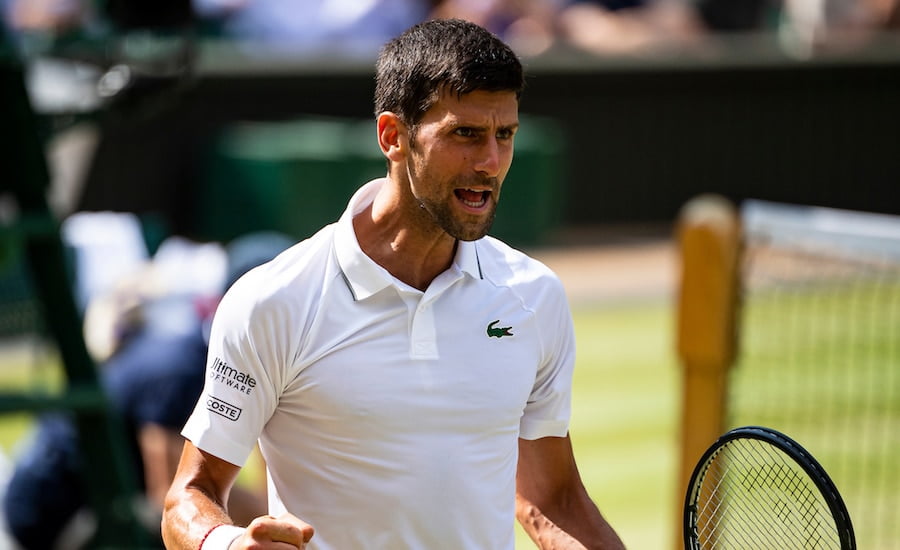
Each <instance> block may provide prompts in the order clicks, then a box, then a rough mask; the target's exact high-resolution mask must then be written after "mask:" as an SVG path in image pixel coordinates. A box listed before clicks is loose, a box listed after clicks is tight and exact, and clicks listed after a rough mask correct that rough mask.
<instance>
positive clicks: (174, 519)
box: [162, 441, 313, 550]
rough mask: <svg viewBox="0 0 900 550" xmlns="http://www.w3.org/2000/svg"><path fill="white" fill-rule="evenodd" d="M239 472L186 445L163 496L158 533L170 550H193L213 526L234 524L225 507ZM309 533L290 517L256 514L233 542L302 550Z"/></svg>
mask: <svg viewBox="0 0 900 550" xmlns="http://www.w3.org/2000/svg"><path fill="white" fill-rule="evenodd" d="M239 471H240V468H239V467H238V466H235V465H234V464H231V463H229V462H226V461H224V460H222V459H220V458H217V457H215V456H213V455H211V454H209V453H206V452H204V451H202V450H200V449H198V448H197V447H195V446H194V445H193V444H192V443H191V442H190V441H187V442H185V444H184V451H183V452H182V454H181V462H180V463H179V465H178V471H177V472H176V474H175V479H174V481H173V482H172V486H171V488H170V489H169V492H168V493H167V495H166V500H165V507H164V510H163V519H162V534H163V541H164V542H165V545H166V548H167V549H169V550H196V549H197V548H199V547H200V543H201V541H203V538H204V536H205V535H206V534H207V533H209V531H210V529H212V528H214V527H216V526H217V525H222V524H225V525H232V524H233V522H232V520H231V518H230V517H229V515H228V512H227V510H226V508H225V505H224V503H225V502H228V497H229V494H230V492H231V488H232V486H233V485H234V482H235V479H237V475H238V472H239ZM312 535H313V529H312V527H311V526H309V525H308V524H306V523H305V522H303V521H302V520H299V519H297V518H296V517H294V516H292V515H290V514H284V515H282V516H280V517H278V518H274V517H272V516H260V517H258V518H256V519H254V520H253V521H251V522H250V524H249V525H248V526H247V530H246V531H245V532H244V534H243V535H241V536H240V537H239V538H238V539H237V540H236V541H235V542H234V544H232V546H231V548H232V549H233V550H239V549H241V548H249V547H251V546H252V547H253V548H257V549H260V550H263V549H266V548H284V545H283V544H282V543H288V544H291V545H293V546H294V547H295V548H299V549H302V548H304V547H305V546H306V542H308V541H309V539H310V538H311V537H312Z"/></svg>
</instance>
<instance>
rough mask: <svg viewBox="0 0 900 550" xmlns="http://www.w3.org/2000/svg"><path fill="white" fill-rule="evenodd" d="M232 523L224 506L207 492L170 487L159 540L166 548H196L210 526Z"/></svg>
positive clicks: (187, 549)
mask: <svg viewBox="0 0 900 550" xmlns="http://www.w3.org/2000/svg"><path fill="white" fill-rule="evenodd" d="M232 523H233V522H232V520H231V518H230V517H229V515H228V512H227V511H226V510H225V507H224V506H223V505H222V504H221V503H220V502H218V500H217V499H215V498H213V497H211V496H210V495H209V494H206V493H204V492H203V491H201V490H199V489H196V488H190V487H181V488H176V487H173V489H172V490H171V491H170V492H169V494H168V495H167V496H166V501H165V508H164V509H163V516H162V536H163V542H164V543H165V545H166V548H167V549H168V550H196V549H197V548H198V547H199V546H200V542H201V541H202V540H203V537H204V536H205V535H206V534H207V533H209V530H210V529H212V528H213V527H215V526H217V525H221V524H229V525H230V524H232Z"/></svg>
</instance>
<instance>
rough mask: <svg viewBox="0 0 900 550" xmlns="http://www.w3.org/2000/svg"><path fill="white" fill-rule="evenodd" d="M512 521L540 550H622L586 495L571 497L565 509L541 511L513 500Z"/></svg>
mask: <svg viewBox="0 0 900 550" xmlns="http://www.w3.org/2000/svg"><path fill="white" fill-rule="evenodd" d="M516 519H518V520H519V523H520V524H521V525H522V528H523V529H524V530H525V532H526V533H527V534H528V536H529V537H531V540H533V541H534V543H535V544H536V545H537V547H538V548H540V549H541V550H585V549H594V550H624V548H625V546H624V544H623V543H622V540H621V539H620V538H619V536H618V535H617V534H616V532H615V531H614V530H613V528H612V527H611V526H610V525H609V523H608V522H607V521H606V520H605V519H604V518H603V516H602V514H601V513H600V511H599V510H598V509H597V507H596V506H595V505H594V503H593V502H592V501H591V500H590V498H589V497H588V495H587V494H586V493H585V494H580V495H575V496H573V497H572V499H570V500H568V505H567V506H566V507H565V508H557V509H549V508H547V509H542V508H541V507H540V506H538V505H537V504H535V503H534V502H532V501H529V500H528V499H526V498H524V497H523V496H521V495H517V496H516Z"/></svg>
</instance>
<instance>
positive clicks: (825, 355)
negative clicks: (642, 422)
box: [726, 201, 900, 550]
mask: <svg viewBox="0 0 900 550" xmlns="http://www.w3.org/2000/svg"><path fill="white" fill-rule="evenodd" d="M741 218H742V224H743V231H744V250H743V254H742V258H743V260H742V264H741V270H742V274H741V281H742V295H741V300H742V307H741V316H740V321H739V324H740V327H739V334H740V338H739V341H740V350H739V353H738V360H737V363H736V365H735V368H734V369H733V370H732V371H731V375H730V376H731V378H730V381H729V395H728V398H727V401H726V402H727V413H726V417H727V418H726V423H727V424H728V425H729V426H731V427H735V426H739V425H746V424H759V425H765V426H769V427H772V428H775V429H778V430H781V431H783V432H785V433H788V434H790V435H791V437H793V438H794V439H796V440H797V441H799V442H800V443H801V444H802V445H804V446H805V447H806V448H807V449H809V450H810V452H811V453H812V454H813V455H814V456H816V458H817V459H818V460H819V461H820V462H821V463H822V465H823V466H824V468H825V469H826V471H828V472H829V474H830V475H831V477H832V478H833V480H834V482H835V484H836V485H837V487H838V489H839V490H840V492H841V494H842V495H843V497H844V500H845V501H846V504H847V506H848V509H849V511H850V515H851V518H852V521H853V523H854V527H855V529H856V534H857V541H858V546H859V548H866V549H872V550H883V549H900V477H898V475H897V474H898V467H900V459H898V458H897V457H900V217H895V216H887V215H881V214H871V213H861V212H851V211H845V210H835V209H827V208H818V207H802V206H795V205H785V204H778V203H770V202H761V201H747V202H746V203H745V204H744V205H743V206H742V208H741Z"/></svg>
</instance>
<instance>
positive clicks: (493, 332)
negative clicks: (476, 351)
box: [487, 319, 515, 338]
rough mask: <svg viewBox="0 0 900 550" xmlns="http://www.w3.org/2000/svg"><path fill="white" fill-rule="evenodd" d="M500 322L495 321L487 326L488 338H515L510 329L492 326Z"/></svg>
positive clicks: (498, 320)
mask: <svg viewBox="0 0 900 550" xmlns="http://www.w3.org/2000/svg"><path fill="white" fill-rule="evenodd" d="M499 322H500V319H497V320H496V321H494V322H493V323H491V324H489V325H488V326H487V335H488V337H491V336H496V337H497V338H503V337H504V336H515V335H514V334H513V333H512V332H510V330H512V327H496V328H494V325H496V324H497V323H499Z"/></svg>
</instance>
